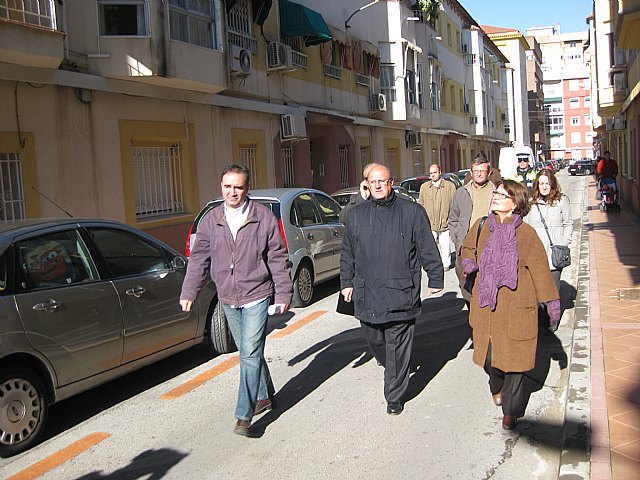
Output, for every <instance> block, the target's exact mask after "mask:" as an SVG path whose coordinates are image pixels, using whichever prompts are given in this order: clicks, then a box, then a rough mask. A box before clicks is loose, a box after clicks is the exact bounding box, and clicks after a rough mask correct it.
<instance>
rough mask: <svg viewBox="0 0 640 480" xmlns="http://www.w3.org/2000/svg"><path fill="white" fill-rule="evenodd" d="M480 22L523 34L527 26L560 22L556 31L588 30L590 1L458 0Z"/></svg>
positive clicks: (540, 25) (590, 9)
mask: <svg viewBox="0 0 640 480" xmlns="http://www.w3.org/2000/svg"><path fill="white" fill-rule="evenodd" d="M459 2H460V3H461V4H462V6H463V7H464V8H465V10H466V11H467V12H469V14H470V15H471V16H472V17H473V18H474V19H475V21H476V22H478V24H480V25H491V26H493V27H505V28H517V29H518V30H520V31H521V32H522V34H523V35H526V29H527V28H531V27H548V26H550V25H554V26H555V25H557V24H558V23H559V24H560V33H569V32H580V31H583V30H588V26H587V24H586V21H585V19H586V18H587V15H590V14H591V12H592V8H593V2H592V0H459Z"/></svg>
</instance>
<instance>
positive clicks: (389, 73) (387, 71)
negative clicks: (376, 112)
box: [380, 63, 396, 102]
mask: <svg viewBox="0 0 640 480" xmlns="http://www.w3.org/2000/svg"><path fill="white" fill-rule="evenodd" d="M380 90H381V91H382V93H384V94H385V95H386V96H387V102H395V101H396V74H395V64H394V63H386V64H382V65H380Z"/></svg>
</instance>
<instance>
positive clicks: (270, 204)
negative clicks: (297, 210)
mask: <svg viewBox="0 0 640 480" xmlns="http://www.w3.org/2000/svg"><path fill="white" fill-rule="evenodd" d="M252 200H253V201H255V202H258V203H261V204H262V205H264V206H265V207H267V208H268V209H269V210H271V212H272V213H273V214H274V215H275V216H276V218H277V219H278V220H280V202H278V201H277V200H271V199H266V198H254V199H252ZM222 202H223V200H214V201H213V202H210V203H208V204H207V207H208V208H204V209H202V211H201V212H200V213H199V214H198V216H197V217H196V219H195V221H194V222H193V230H192V231H191V234H192V235H193V234H195V233H196V230H197V229H198V224H199V223H200V220H202V217H204V216H205V215H206V214H207V213H209V212H210V211H211V210H213V209H214V208H216V207H217V206H219V205H222Z"/></svg>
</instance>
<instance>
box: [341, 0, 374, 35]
mask: <svg viewBox="0 0 640 480" xmlns="http://www.w3.org/2000/svg"><path fill="white" fill-rule="evenodd" d="M379 1H380V0H373V2H371V3H367V4H366V5H363V6H362V7H360V8H359V9H358V10H356V11H355V12H353V13H352V14H351V15H349V18H347V19H346V20H345V21H344V28H345V30H346V29H347V28H351V27H350V26H349V20H351V19H352V18H353V16H354V15H355V14H356V13H358V12H361V11H362V10H364V9H365V8H369V7H370V6H371V5H375V4H376V3H378V2H379Z"/></svg>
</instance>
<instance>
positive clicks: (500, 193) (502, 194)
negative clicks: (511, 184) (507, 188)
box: [491, 190, 511, 200]
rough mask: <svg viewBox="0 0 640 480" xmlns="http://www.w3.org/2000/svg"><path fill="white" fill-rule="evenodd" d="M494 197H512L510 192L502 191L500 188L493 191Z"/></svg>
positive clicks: (503, 198) (504, 198)
mask: <svg viewBox="0 0 640 480" xmlns="http://www.w3.org/2000/svg"><path fill="white" fill-rule="evenodd" d="M491 193H492V194H493V196H494V197H497V198H499V199H500V200H506V199H507V198H511V197H510V196H509V194H508V193H504V192H500V191H498V190H494V191H493V192H491Z"/></svg>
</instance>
